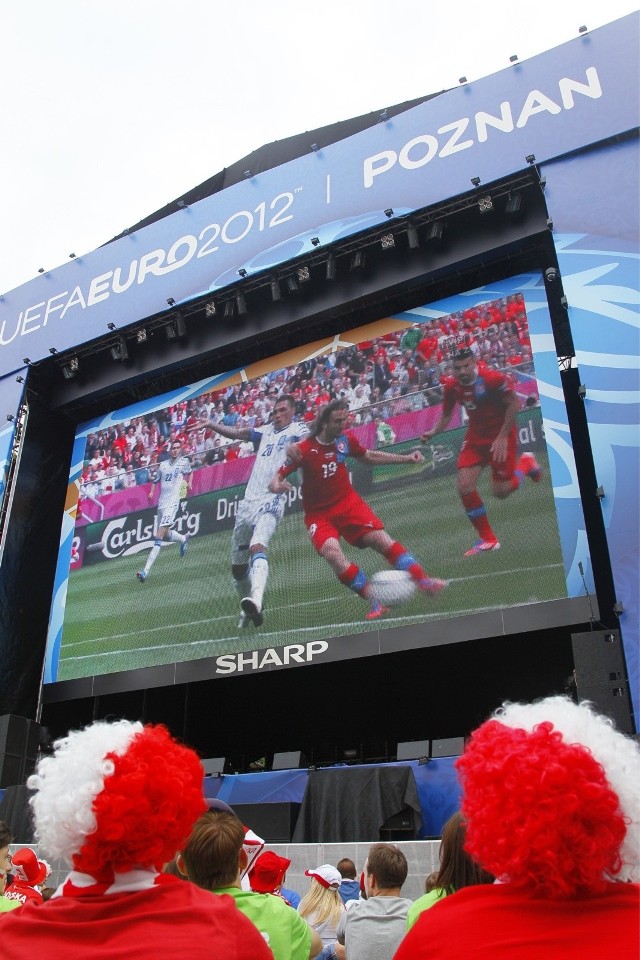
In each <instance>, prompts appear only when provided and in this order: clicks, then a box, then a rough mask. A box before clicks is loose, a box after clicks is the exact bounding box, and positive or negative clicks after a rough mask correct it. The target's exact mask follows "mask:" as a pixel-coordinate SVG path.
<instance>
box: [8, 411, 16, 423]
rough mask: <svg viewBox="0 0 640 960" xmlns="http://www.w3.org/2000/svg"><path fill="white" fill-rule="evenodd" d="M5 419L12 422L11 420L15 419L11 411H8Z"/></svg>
mask: <svg viewBox="0 0 640 960" xmlns="http://www.w3.org/2000/svg"><path fill="white" fill-rule="evenodd" d="M7 420H8V421H9V423H13V421H14V420H15V417H14V415H13V414H12V413H8V414H7Z"/></svg>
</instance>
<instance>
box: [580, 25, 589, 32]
mask: <svg viewBox="0 0 640 960" xmlns="http://www.w3.org/2000/svg"><path fill="white" fill-rule="evenodd" d="M586 32H587V28H586V27H585V26H584V24H583V25H582V26H581V27H578V33H586Z"/></svg>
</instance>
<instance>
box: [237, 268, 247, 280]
mask: <svg viewBox="0 0 640 960" xmlns="http://www.w3.org/2000/svg"><path fill="white" fill-rule="evenodd" d="M246 275H247V271H246V270H245V268H244V267H240V269H239V270H238V276H239V277H243V278H244V277H246Z"/></svg>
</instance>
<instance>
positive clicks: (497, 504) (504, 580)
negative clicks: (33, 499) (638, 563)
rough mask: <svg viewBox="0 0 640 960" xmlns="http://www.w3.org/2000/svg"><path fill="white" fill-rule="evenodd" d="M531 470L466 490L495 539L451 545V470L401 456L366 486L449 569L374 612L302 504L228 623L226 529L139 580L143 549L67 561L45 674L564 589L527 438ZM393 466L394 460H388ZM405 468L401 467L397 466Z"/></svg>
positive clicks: (457, 612) (117, 667)
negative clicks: (254, 591) (394, 483)
mask: <svg viewBox="0 0 640 960" xmlns="http://www.w3.org/2000/svg"><path fill="white" fill-rule="evenodd" d="M536 455H537V457H538V459H539V462H540V465H541V466H542V468H543V471H544V477H543V480H542V482H540V483H539V484H534V483H532V482H531V481H530V480H528V479H526V480H525V481H524V482H523V484H522V486H521V488H520V489H519V490H517V491H515V493H513V494H512V496H510V497H508V498H507V499H506V500H496V499H494V498H492V497H491V495H490V493H489V476H488V473H487V472H486V471H485V473H484V474H483V476H482V478H481V481H480V486H479V490H480V493H481V494H482V496H483V497H484V499H485V502H486V505H487V511H488V514H489V518H490V521H491V523H492V526H493V528H494V530H495V531H496V534H497V536H498V538H499V540H500V543H501V548H500V550H497V551H494V552H492V553H486V554H481V555H479V556H476V557H469V558H465V557H464V556H463V554H464V552H465V550H467V549H468V548H469V547H470V546H471V545H472V543H473V542H474V540H475V539H476V534H475V530H474V528H473V527H472V526H471V524H470V523H469V521H468V520H467V518H466V516H465V514H464V511H463V509H462V506H461V504H460V501H459V499H458V496H457V493H456V489H455V476H453V475H449V476H442V477H437V476H429V475H428V474H427V473H425V471H424V470H423V469H421V468H419V469H418V470H414V469H413V468H411V471H410V473H411V480H413V475H414V474H415V481H414V482H411V481H410V482H406V483H405V485H403V486H402V487H399V488H396V489H394V490H389V491H384V492H382V491H379V492H374V493H372V494H368V495H367V497H366V499H367V500H368V502H369V503H370V504H371V506H372V508H373V509H374V510H375V511H376V512H377V513H378V515H379V516H380V517H381V518H382V519H383V521H384V523H385V526H386V527H387V529H388V531H389V533H390V534H391V535H392V536H393V537H394V538H396V539H398V540H400V541H401V542H402V543H404V544H405V546H406V547H407V548H408V549H409V550H411V551H412V552H413V553H414V554H415V556H416V557H417V558H418V559H419V560H420V562H421V563H422V564H423V566H424V567H425V569H426V570H427V571H428V573H430V574H431V575H433V576H436V577H441V578H443V579H446V580H449V581H450V584H449V587H448V588H447V589H446V590H444V591H443V592H442V593H441V594H439V595H438V596H437V597H435V598H429V597H427V596H424V595H422V594H417V595H415V596H414V597H413V598H412V599H411V600H410V601H409V602H408V603H406V604H404V605H403V606H401V607H396V608H394V609H393V610H392V611H391V612H390V613H389V614H387V615H386V616H385V617H384V618H383V619H381V620H377V621H374V622H373V623H368V622H366V621H364V620H363V615H364V613H365V612H366V610H367V605H366V603H365V602H364V601H363V600H361V599H360V598H359V597H357V596H356V595H355V594H353V593H351V592H350V591H349V590H347V589H346V588H345V587H343V586H342V585H341V584H340V583H339V582H338V581H337V580H336V578H335V577H334V575H333V574H332V572H331V570H330V569H329V566H328V565H327V564H326V562H325V561H324V560H322V559H321V558H320V557H319V556H318V555H317V554H316V553H315V551H314V550H313V549H312V548H311V546H310V544H309V542H308V539H307V533H306V530H305V527H304V524H303V519H302V514H301V513H295V514H289V515H287V516H286V517H285V519H284V520H283V522H282V523H281V524H280V527H279V528H278V531H277V533H276V535H275V537H274V539H273V540H272V543H271V549H270V552H269V562H270V578H269V583H268V585H267V592H266V595H265V621H264V625H263V626H262V627H261V628H260V629H255V628H254V627H253V626H251V627H250V628H249V629H247V630H244V631H241V632H240V631H239V630H238V619H239V598H238V596H237V594H236V592H235V589H234V587H233V582H232V579H231V573H230V568H229V546H230V539H231V532H230V531H225V532H224V533H217V534H212V535H210V536H206V537H204V536H203V537H201V538H198V537H195V538H194V539H192V540H191V543H190V545H189V549H188V551H187V553H186V555H185V557H184V558H181V557H180V555H179V550H178V547H177V545H175V544H171V545H169V546H166V547H163V548H162V550H161V552H160V555H159V557H158V559H157V561H156V563H155V565H154V567H153V569H152V570H151V573H150V575H149V578H148V580H147V581H146V582H145V583H143V584H142V583H139V582H138V580H137V579H136V576H135V573H136V570H139V569H140V567H142V566H143V565H144V562H145V560H146V556H147V554H146V552H144V553H139V554H137V555H135V556H130V557H123V558H120V559H116V560H111V561H107V562H103V563H98V564H95V565H92V566H87V567H84V568H82V569H80V570H77V571H72V572H71V574H70V577H69V589H68V596H67V605H66V618H65V627H64V634H63V638H62V651H61V658H60V670H59V679H62V680H64V679H71V678H75V677H83V676H90V675H93V674H101V673H112V672H117V671H121V670H132V669H137V668H140V667H147V666H154V665H157V664H164V663H174V662H177V661H183V660H193V659H198V658H201V657H212V656H218V655H221V654H225V653H237V652H240V651H247V650H257V649H261V648H266V647H273V646H280V645H282V644H287V643H303V642H306V641H309V640H317V639H323V638H327V637H335V636H341V635H346V634H352V633H357V632H360V631H366V630H378V629H380V628H384V627H393V626H399V625H401V624H406V623H419V622H421V621H422V622H424V621H430V620H441V619H443V618H445V617H452V616H462V615H464V614H467V613H474V612H477V611H480V610H489V609H492V608H497V607H505V606H511V605H514V604H525V603H533V602H536V601H543V600H552V599H557V598H559V597H564V596H566V583H565V577H564V572H563V567H562V558H561V553H560V546H559V539H558V531H557V522H556V514H555V508H554V502H553V493H552V489H551V484H550V481H549V479H548V477H549V472H548V462H547V459H546V454H545V453H543V452H539V453H538V452H537V454H536ZM401 470H402V468H400V471H401ZM406 474H407V471H404V472H403V474H402V475H403V476H406ZM345 546H346V552H347V555H348V556H349V557H350V558H351V559H353V560H355V561H356V562H357V563H358V564H360V565H361V566H362V568H363V569H364V571H365V572H366V573H367V574H372V573H374V572H375V571H376V570H381V569H385V564H384V561H383V560H382V558H381V557H380V556H378V554H376V553H374V552H373V551H372V550H357V549H355V548H351V547H349V546H348V545H345Z"/></svg>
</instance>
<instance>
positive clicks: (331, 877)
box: [304, 863, 342, 890]
mask: <svg viewBox="0 0 640 960" xmlns="http://www.w3.org/2000/svg"><path fill="white" fill-rule="evenodd" d="M304 875H305V877H312V878H313V879H314V880H317V881H318V883H319V884H320V885H321V886H323V887H331V888H332V889H333V890H337V889H338V887H339V886H340V883H341V881H342V875H341V873H340V871H339V870H336V868H335V867H332V866H331V864H330V863H323V864H322V865H321V866H319V867H315V868H314V869H313V870H305V872H304Z"/></svg>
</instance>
